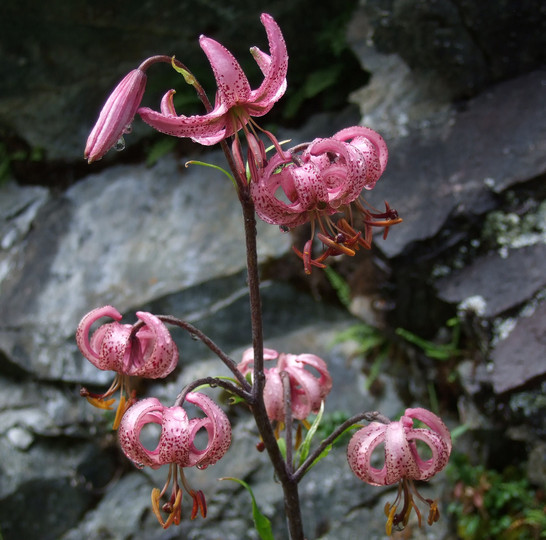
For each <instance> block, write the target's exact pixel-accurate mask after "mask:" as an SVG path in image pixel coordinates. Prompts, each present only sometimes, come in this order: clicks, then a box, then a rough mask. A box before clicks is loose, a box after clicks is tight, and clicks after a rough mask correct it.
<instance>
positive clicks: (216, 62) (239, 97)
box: [138, 13, 288, 146]
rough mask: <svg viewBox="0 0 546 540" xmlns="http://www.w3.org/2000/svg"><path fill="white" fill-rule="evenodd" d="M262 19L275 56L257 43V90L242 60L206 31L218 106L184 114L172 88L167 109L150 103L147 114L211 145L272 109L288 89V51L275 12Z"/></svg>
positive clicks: (159, 125) (158, 124)
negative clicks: (259, 78) (156, 108)
mask: <svg viewBox="0 0 546 540" xmlns="http://www.w3.org/2000/svg"><path fill="white" fill-rule="evenodd" d="M261 21H262V24H263V25H264V27H265V30H266V33H267V38H268V41H269V49H270V53H271V55H268V54H266V53H264V52H262V51H261V50H260V49H258V48H257V47H252V48H251V53H252V55H253V57H254V59H255V60H256V63H257V64H258V67H259V68H260V70H261V71H262V73H263V75H264V79H263V81H262V84H261V85H260V86H259V87H258V88H257V89H255V90H252V89H251V87H250V83H249V82H248V79H247V77H246V75H245V73H244V72H243V69H242V68H241V66H240V64H239V62H237V60H236V59H235V57H234V56H233V55H232V54H231V53H230V52H229V51H228V50H227V49H226V48H225V47H224V46H223V45H221V44H220V43H218V42H217V41H215V40H214V39H211V38H208V37H205V36H201V37H200V38H199V44H200V46H201V48H202V49H203V51H204V52H205V54H206V55H207V58H208V59H209V62H210V64H211V67H212V71H213V73H214V77H215V79H216V84H217V86H218V90H217V93H216V100H215V105H214V108H213V109H212V111H210V112H208V113H207V114H205V115H195V116H184V115H180V116H178V115H177V113H176V111H175V108H174V104H173V95H174V93H175V91H174V90H170V91H169V92H167V94H165V96H164V97H163V99H162V101H161V112H157V111H153V110H152V109H149V108H146V107H143V108H141V109H139V110H138V113H139V114H140V116H141V117H142V119H143V120H144V121H145V122H146V123H148V124H150V125H151V126H152V127H153V128H155V129H157V130H158V131H161V132H162V133H167V134H168V135H174V136H175V137H190V138H191V139H192V140H193V141H195V142H197V143H199V144H202V145H205V146H210V145H213V144H216V143H218V142H220V141H222V140H224V139H226V138H227V137H230V136H231V135H233V134H235V133H236V132H237V131H239V130H240V129H241V128H242V127H244V126H245V125H246V124H247V123H248V121H249V120H250V118H251V117H252V116H263V115H264V114H266V113H267V112H269V111H270V110H271V108H272V107H273V105H274V104H275V103H276V102H277V101H278V100H279V99H280V98H281V97H282V95H283V94H284V92H285V90H286V72H287V68H288V54H287V51H286V44H285V42H284V38H283V36H282V33H281V30H280V28H279V26H278V25H277V23H276V22H275V20H274V19H273V17H271V15H268V14H267V13H264V14H262V16H261Z"/></svg>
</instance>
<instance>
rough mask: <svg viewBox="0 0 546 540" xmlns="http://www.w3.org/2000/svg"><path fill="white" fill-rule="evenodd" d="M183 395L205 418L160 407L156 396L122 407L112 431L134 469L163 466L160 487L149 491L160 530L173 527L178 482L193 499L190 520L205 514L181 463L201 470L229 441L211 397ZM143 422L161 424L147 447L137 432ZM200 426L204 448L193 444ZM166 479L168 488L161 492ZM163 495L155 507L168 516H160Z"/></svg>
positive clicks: (179, 500) (179, 507)
mask: <svg viewBox="0 0 546 540" xmlns="http://www.w3.org/2000/svg"><path fill="white" fill-rule="evenodd" d="M185 399H186V401H188V402H189V403H193V404H194V405H196V406H197V407H199V408H200V409H201V410H202V411H203V412H204V414H205V416H204V417H201V418H191V419H190V418H188V415H187V413H186V411H185V410H184V409H183V408H182V407H179V406H175V407H164V406H163V405H162V404H161V403H160V402H159V400H157V399H156V398H147V399H143V400H142V401H139V402H137V403H136V404H135V405H133V406H132V407H131V408H130V409H129V410H128V411H127V413H126V414H125V415H124V416H123V418H122V420H121V424H120V426H119V430H118V436H119V442H120V445H121V449H122V450H123V452H124V453H125V455H126V456H127V457H128V458H129V459H130V460H131V461H132V462H133V463H134V464H135V465H136V466H137V467H139V468H142V467H144V466H148V467H151V468H152V469H158V468H159V467H161V466H162V465H169V473H168V476H167V481H166V483H165V485H164V486H163V489H161V490H159V489H158V488H154V489H153V490H152V508H153V511H154V514H155V515H156V517H157V519H158V521H159V523H160V524H161V525H162V526H163V527H164V528H165V529H166V528H167V527H169V526H170V525H171V524H172V523H174V524H175V525H178V524H179V523H180V519H181V512H182V489H181V486H182V487H183V488H184V489H185V490H186V492H187V493H188V494H189V495H190V496H191V498H192V499H193V508H192V513H191V519H194V518H195V517H196V516H197V513H198V512H200V513H201V515H202V516H203V517H206V512H207V506H206V501H205V496H204V495H203V492H202V491H195V490H193V489H192V488H191V487H190V485H189V483H188V481H187V479H186V477H185V476H184V472H183V469H184V468H185V467H197V468H198V469H205V468H206V467H208V466H209V465H213V464H214V463H216V462H217V461H218V460H219V459H220V458H222V456H223V455H224V454H225V453H226V451H227V450H228V448H229V446H230V444H231V426H230V424H229V420H228V418H227V416H226V415H225V413H224V412H223V411H222V409H221V408H220V407H218V405H216V403H215V402H214V401H213V400H212V399H211V398H209V397H208V396H206V395H205V394H201V393H199V392H190V393H188V394H187V395H186V398H185ZM147 424H157V425H159V426H160V427H161V434H160V435H159V441H158V444H157V446H156V447H155V448H154V449H153V450H150V449H148V448H147V447H146V446H144V444H143V443H142V441H141V440H140V436H141V432H142V430H143V428H144V427H145V426H146V425H147ZM201 430H205V431H206V433H207V435H208V441H207V444H206V446H205V447H204V448H201V449H200V448H198V447H197V446H196V444H195V438H196V436H197V434H198V433H199V432H200V431H201ZM179 481H180V484H181V486H180V484H179ZM171 482H172V487H171V491H170V493H167V490H168V489H169V487H170V486H171ZM166 494H167V499H168V501H167V502H166V503H165V504H164V505H163V506H162V508H161V509H162V510H163V512H165V513H166V514H167V515H168V517H167V519H166V520H163V517H162V515H161V510H160V507H159V504H160V500H161V498H162V497H163V496H164V495H166Z"/></svg>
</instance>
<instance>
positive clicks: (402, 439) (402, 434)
mask: <svg viewBox="0 0 546 540" xmlns="http://www.w3.org/2000/svg"><path fill="white" fill-rule="evenodd" d="M385 469H386V471H387V474H386V476H385V484H386V485H390V484H395V483H396V482H398V481H399V480H401V479H402V478H419V475H420V472H419V466H418V464H417V462H416V461H415V458H414V455H413V452H412V451H411V449H410V445H409V442H408V439H407V438H406V429H405V427H404V425H403V423H402V422H400V421H399V422H391V423H390V424H387V430H386V431H385Z"/></svg>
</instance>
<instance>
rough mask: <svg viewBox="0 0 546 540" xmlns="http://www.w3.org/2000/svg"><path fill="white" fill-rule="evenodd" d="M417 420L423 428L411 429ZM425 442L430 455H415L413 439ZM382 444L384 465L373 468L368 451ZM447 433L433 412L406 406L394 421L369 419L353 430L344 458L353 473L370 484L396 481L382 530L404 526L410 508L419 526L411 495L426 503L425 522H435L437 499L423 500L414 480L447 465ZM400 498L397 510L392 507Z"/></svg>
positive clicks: (434, 472)
mask: <svg viewBox="0 0 546 540" xmlns="http://www.w3.org/2000/svg"><path fill="white" fill-rule="evenodd" d="M414 420H419V421H421V422H422V423H423V424H425V425H427V426H428V427H429V429H426V428H414V427H413V421H414ZM417 441H421V442H422V443H424V445H426V446H427V447H428V448H429V450H430V454H431V456H430V457H429V458H428V459H423V458H422V457H421V456H420V455H419V451H418V447H417V444H416V442H417ZM381 444H383V445H384V464H383V467H382V468H380V469H377V468H375V467H373V466H372V464H371V460H372V454H373V453H374V451H375V450H376V449H377V447H378V446H379V445H381ZM451 447H452V443H451V435H450V433H449V430H448V429H447V427H446V425H445V424H444V423H443V422H442V420H441V419H440V418H438V416H436V415H435V414H434V413H432V412H430V411H428V410H426V409H422V408H415V409H406V411H405V413H404V416H402V418H400V420H399V421H397V422H390V423H389V424H381V423H379V422H372V423H371V424H369V425H368V426H366V427H364V428H362V429H360V430H359V431H357V432H356V433H355V434H354V435H353V437H352V438H351V440H350V442H349V446H348V448H347V459H348V462H349V466H350V467H351V469H352V470H353V472H354V473H355V474H356V476H358V477H359V478H360V479H361V480H363V481H364V482H367V483H368V484H371V485H373V486H387V485H391V484H395V483H397V482H398V483H399V487H398V494H397V497H396V499H395V501H394V503H393V504H387V505H386V507H385V514H386V515H387V518H388V519H387V525H386V531H387V534H388V535H390V534H391V532H392V528H393V526H394V527H398V528H400V527H402V528H403V527H404V526H406V525H407V523H408V520H409V516H410V514H411V511H412V509H414V510H415V512H416V513H417V516H418V519H419V525H421V513H420V511H419V509H418V507H417V504H416V502H415V501H414V499H413V496H414V495H415V497H416V498H417V499H418V500H419V501H421V502H422V503H424V504H426V505H428V507H429V515H428V524H429V525H432V523H434V522H436V521H438V519H439V517H440V512H439V510H438V504H437V501H433V500H431V499H425V498H424V497H422V496H421V495H420V494H419V492H418V491H417V489H416V487H415V485H414V483H413V481H414V480H423V481H424V480H429V479H430V478H432V477H433V476H434V475H435V474H436V473H438V472H440V471H441V470H443V469H444V467H445V466H446V465H447V462H448V459H449V455H450V453H451ZM402 497H403V504H402V508H401V510H400V511H399V512H398V513H397V512H396V510H397V508H398V506H399V502H400V500H401V499H402Z"/></svg>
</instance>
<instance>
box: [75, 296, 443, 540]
mask: <svg viewBox="0 0 546 540" xmlns="http://www.w3.org/2000/svg"><path fill="white" fill-rule="evenodd" d="M136 315H137V317H138V319H139V320H140V322H138V323H136V324H134V325H130V324H121V323H120V322H119V321H120V320H121V318H122V316H121V314H120V313H119V312H118V311H117V310H116V309H115V308H113V307H112V306H104V307H101V308H97V309H95V310H93V311H91V312H89V313H88V314H87V315H85V316H84V317H83V319H82V320H81V322H80V324H79V326H78V330H77V334H76V341H77V344H78V347H79V349H80V351H81V352H82V354H83V355H84V356H85V358H87V359H88V360H89V361H90V362H91V363H92V364H93V365H95V366H96V367H97V368H99V369H101V370H111V371H114V372H116V377H115V379H114V382H113V383H112V385H111V387H110V388H109V389H108V390H107V391H106V392H105V393H103V394H95V393H91V392H89V391H88V390H87V389H85V388H82V391H81V394H82V396H84V397H86V398H87V399H88V401H89V402H90V403H91V404H93V405H94V406H96V407H98V408H101V409H112V405H113V404H114V402H115V400H116V398H115V397H112V396H113V395H114V393H116V392H117V391H118V390H119V391H120V398H119V403H118V408H117V412H116V416H115V420H114V426H113V427H114V429H117V430H118V436H119V443H120V446H121V449H122V450H123V452H124V453H125V455H126V456H127V457H128V458H129V459H130V460H131V461H132V462H133V463H134V464H135V465H136V466H137V467H139V468H142V467H144V466H148V467H151V468H153V469H157V468H159V467H161V466H162V465H169V473H168V476H167V481H166V482H165V485H164V486H163V488H162V489H161V490H159V489H157V488H154V489H153V491H152V508H153V510H154V513H155V515H156V516H157V519H158V521H159V522H160V523H161V525H162V526H163V527H165V528H167V527H169V526H170V525H171V524H172V523H175V524H178V523H180V519H181V511H182V491H183V490H182V488H184V489H185V490H186V492H187V493H188V494H189V495H190V496H191V498H192V499H193V508H192V512H191V518H192V519H193V518H195V517H196V516H197V514H198V512H200V513H201V515H202V516H203V517H206V511H207V508H206V501H205V497H204V495H203V493H202V492H201V491H196V490H194V489H192V488H191V486H190V485H189V483H188V481H187V479H186V477H185V475H184V472H183V469H184V468H186V467H194V466H195V467H197V468H198V469H204V468H206V467H208V466H209V465H213V464H214V463H216V462H217V461H218V460H219V459H220V458H222V457H223V455H224V454H225V453H226V451H227V450H228V448H229V446H230V443H231V426H230V423H229V420H228V418H227V416H226V414H225V413H224V411H223V410H222V409H221V408H220V407H219V406H218V405H217V404H216V403H215V402H214V401H213V400H212V399H211V398H210V397H208V396H207V395H205V394H203V393H201V392H189V393H187V394H186V395H185V398H184V400H185V401H187V402H189V403H192V404H193V405H195V406H196V407H198V408H200V409H201V411H202V412H203V413H204V417H199V418H192V419H189V418H188V415H187V413H186V411H185V410H184V409H183V407H182V406H181V405H175V406H173V407H165V406H164V405H162V404H161V403H160V402H159V401H158V400H157V399H156V398H153V397H150V398H145V399H142V400H137V399H136V392H135V390H134V389H132V386H131V381H132V380H133V379H132V378H134V377H145V378H149V379H157V378H164V377H167V376H168V375H169V374H170V373H172V371H173V370H174V368H175V367H176V366H177V363H178V348H177V347H176V345H175V343H174V341H173V339H172V337H171V334H170V332H169V330H168V329H167V327H166V325H165V324H164V322H163V321H162V320H161V319H160V318H158V317H156V316H155V315H153V314H151V313H147V312H137V313H136ZM103 317H109V318H112V319H114V322H110V323H106V324H103V325H101V326H99V327H98V328H97V329H96V330H95V331H94V332H93V334H92V335H91V337H90V331H91V327H92V326H93V324H94V323H96V322H97V321H98V320H99V319H101V318H103ZM253 359H254V352H253V349H248V350H247V351H245V352H244V354H243V357H242V360H241V362H240V363H239V364H238V366H237V367H238V369H239V370H240V372H241V374H242V375H243V376H247V375H249V374H251V373H252V364H253ZM264 359H265V360H266V361H272V360H275V359H276V360H277V363H276V366H275V367H271V368H266V369H265V370H264V371H265V376H266V384H265V388H264V402H265V405H266V410H267V414H268V417H269V419H270V420H271V421H272V422H277V425H278V426H282V423H283V422H284V420H285V417H286V411H285V402H284V388H283V383H282V381H281V374H282V373H285V374H287V376H288V378H289V381H290V394H291V410H292V417H293V418H294V419H296V420H300V421H302V424H303V425H304V426H307V427H308V423H307V419H308V417H309V415H311V414H313V413H315V414H316V413H317V412H318V411H319V409H320V406H321V403H322V402H323V401H324V400H325V399H326V397H327V395H328V394H329V392H330V390H331V388H332V378H331V376H330V374H329V372H328V367H327V365H326V363H325V362H324V360H322V359H321V358H319V357H318V356H315V355H313V354H300V355H295V354H282V353H281V354H279V353H278V352H277V351H275V350H273V349H264ZM307 367H310V368H311V370H308V369H306V368H307ZM413 420H419V421H421V422H423V423H424V424H426V425H427V426H428V427H429V428H430V429H425V428H414V427H413ZM150 423H153V424H158V425H160V426H161V434H160V436H159V440H158V443H157V446H156V448H155V449H153V450H150V449H148V448H147V447H146V446H145V445H144V444H143V443H142V441H141V439H140V435H141V432H142V429H143V428H144V427H145V426H146V425H147V424H150ZM202 429H204V430H205V431H206V433H207V435H208V441H207V444H206V446H205V447H204V448H202V449H198V448H197V447H196V446H195V444H194V441H195V438H196V436H197V434H198V433H199V432H200V431H201V430H202ZM416 441H422V442H423V443H424V444H425V445H427V446H428V447H429V448H430V451H431V453H432V457H430V458H429V459H427V460H423V459H421V457H420V456H419V453H418V451H417V448H416V444H415V442H416ZM380 444H384V465H383V467H382V468H381V469H376V468H375V467H373V466H372V464H371V462H372V454H373V452H374V450H375V449H376V448H377V447H378V446H379V445H380ZM450 452H451V437H450V434H449V431H448V429H447V428H446V426H445V425H444V423H443V422H442V421H441V420H440V419H439V418H438V417H437V416H436V415H435V414H433V413H431V412H429V411H427V410H426V409H421V408H416V409H407V410H406V411H405V413H404V416H403V417H402V418H401V419H400V420H399V421H398V422H390V423H388V424H384V423H379V422H372V423H370V424H369V425H368V426H366V427H364V428H362V429H360V430H359V431H357V432H356V433H355V434H354V435H353V437H352V439H351V441H350V443H349V447H348V451H347V457H348V461H349V465H350V466H351V468H352V470H353V471H354V473H355V474H356V475H357V476H358V477H359V478H361V479H362V480H364V481H365V482H367V483H369V484H372V485H376V486H382V485H391V484H396V483H399V490H398V495H397V497H396V500H395V502H394V503H393V504H392V505H388V508H386V514H387V517H388V521H387V533H388V534H390V532H391V530H392V527H393V525H394V526H397V525H400V524H401V525H405V524H406V523H407V521H408V519H409V516H410V513H411V511H412V510H415V511H416V513H417V515H418V517H419V522H420V521H421V514H420V511H419V508H418V506H417V504H416V503H415V501H414V498H413V495H415V496H416V497H417V499H418V500H420V501H421V502H423V503H425V504H426V505H428V506H429V517H428V522H429V524H432V523H433V522H435V521H436V520H437V519H438V518H439V511H438V507H437V503H436V502H435V501H432V500H430V499H424V498H423V497H422V496H421V495H419V493H418V492H417V490H416V488H415V486H414V484H413V480H428V479H429V478H431V477H432V476H433V475H434V474H436V473H437V472H439V471H441V470H442V469H443V468H444V467H445V465H446V464H447V461H448V458H449V454H450ZM169 487H170V488H171V490H170V493H169V492H168V490H169ZM164 496H166V497H167V502H166V503H165V504H163V505H162V507H161V510H163V512H164V513H166V515H167V516H168V517H167V518H166V519H165V520H164V519H163V517H162V514H161V510H160V500H161V499H162V498H163V497H164ZM400 500H403V504H402V509H401V510H400V512H398V513H396V509H397V508H398V506H399V501H400Z"/></svg>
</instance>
